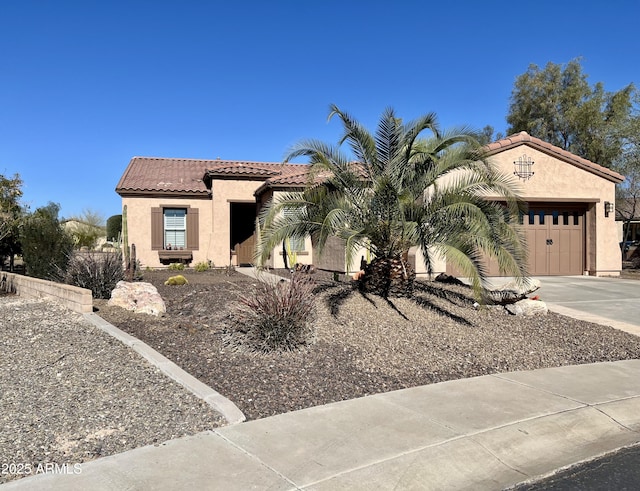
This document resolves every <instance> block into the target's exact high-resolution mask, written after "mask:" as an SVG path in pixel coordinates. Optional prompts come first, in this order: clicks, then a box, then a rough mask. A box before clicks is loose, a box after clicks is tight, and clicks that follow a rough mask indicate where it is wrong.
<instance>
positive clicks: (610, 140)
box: [507, 59, 635, 167]
mask: <svg viewBox="0 0 640 491" xmlns="http://www.w3.org/2000/svg"><path fill="white" fill-rule="evenodd" d="M634 94H635V88H634V86H633V84H629V85H628V86H626V87H624V88H623V89H621V90H619V91H618V92H606V91H605V90H604V85H603V84H602V83H601V82H598V83H596V84H595V85H594V86H593V87H590V86H589V84H588V82H587V76H586V75H585V74H584V73H582V66H581V64H580V60H579V59H575V60H572V61H570V62H569V63H567V64H566V65H564V66H563V65H558V64H555V63H551V62H549V63H547V65H546V67H545V68H544V70H541V69H540V68H539V67H538V66H537V65H533V64H532V65H529V69H528V70H527V71H526V72H525V73H524V74H522V75H520V76H519V77H518V78H517V79H516V82H515V85H514V88H513V90H512V92H511V103H510V106H509V114H508V115H507V123H509V125H510V126H509V129H508V130H507V133H508V134H513V133H518V132H520V131H526V132H527V133H529V134H530V135H531V136H535V137H537V138H540V139H542V140H544V141H547V142H549V143H551V144H553V145H556V146H558V147H560V148H563V149H564V150H568V151H569V152H572V153H574V154H576V155H579V156H581V157H584V158H586V159H588V160H591V161H592V162H596V163H598V164H600V165H604V166H605V167H611V166H612V164H613V163H614V161H616V160H617V159H619V158H620V156H621V154H622V151H623V147H624V137H623V134H622V128H623V127H624V126H625V125H626V124H627V122H628V120H629V118H630V115H631V109H632V100H633V97H634Z"/></svg>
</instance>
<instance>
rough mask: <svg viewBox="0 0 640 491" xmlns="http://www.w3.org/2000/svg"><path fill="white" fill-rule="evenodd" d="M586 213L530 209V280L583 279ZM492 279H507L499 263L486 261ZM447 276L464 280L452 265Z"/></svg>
mask: <svg viewBox="0 0 640 491" xmlns="http://www.w3.org/2000/svg"><path fill="white" fill-rule="evenodd" d="M584 217H585V209H584V207H581V206H574V207H572V206H571V205H567V204H566V203H559V204H558V205H557V206H555V205H554V204H549V203H545V204H544V205H543V204H540V205H536V204H535V203H531V204H530V205H529V213H528V214H526V215H523V216H522V220H521V222H522V225H523V227H524V229H525V236H526V240H527V247H528V249H529V251H528V253H529V254H528V255H529V264H528V273H529V275H531V276H553V275H556V276H564V275H581V274H582V273H583V271H584V257H585V254H584V251H585V246H584V242H585V239H584V219H585V218H584ZM486 268H487V273H488V275H489V276H504V273H502V272H501V271H500V268H499V267H498V262H497V261H496V260H494V259H489V260H488V261H486ZM446 271H447V274H450V275H453V276H461V274H460V272H459V271H458V270H457V269H456V268H454V267H453V266H452V265H451V263H447V269H446Z"/></svg>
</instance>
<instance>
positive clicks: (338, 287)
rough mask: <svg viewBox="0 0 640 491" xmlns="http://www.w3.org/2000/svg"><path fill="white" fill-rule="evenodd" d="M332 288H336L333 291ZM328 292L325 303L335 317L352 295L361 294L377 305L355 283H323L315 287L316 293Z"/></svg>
mask: <svg viewBox="0 0 640 491" xmlns="http://www.w3.org/2000/svg"><path fill="white" fill-rule="evenodd" d="M330 290H334V291H331V292H330ZM324 292H327V296H326V298H325V304H326V306H327V308H328V309H329V312H331V315H332V316H333V317H337V316H338V313H339V312H340V307H341V306H342V305H343V304H344V303H345V302H346V301H347V299H348V298H349V297H351V295H354V294H359V295H361V296H362V298H364V299H365V300H366V301H367V302H369V303H370V304H371V305H373V306H374V307H375V305H376V304H375V302H374V301H373V300H372V299H370V298H369V297H367V296H366V295H364V294H363V293H362V292H361V291H360V290H358V289H357V287H356V286H354V285H351V284H349V285H346V284H344V283H322V284H319V285H317V286H316V287H315V288H314V289H313V293H314V294H316V295H317V294H319V293H324Z"/></svg>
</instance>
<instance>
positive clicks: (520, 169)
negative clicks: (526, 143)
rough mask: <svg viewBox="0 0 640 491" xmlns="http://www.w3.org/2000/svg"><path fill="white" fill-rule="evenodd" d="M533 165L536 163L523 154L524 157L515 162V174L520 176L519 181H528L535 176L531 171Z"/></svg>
mask: <svg viewBox="0 0 640 491" xmlns="http://www.w3.org/2000/svg"><path fill="white" fill-rule="evenodd" d="M533 164H535V162H534V161H533V160H531V157H527V155H526V154H522V157H518V160H516V161H514V162H513V166H514V168H515V170H514V171H513V173H514V174H515V175H516V176H518V178H519V179H522V180H523V181H527V180H529V179H531V176H533V175H534V174H535V172H533V171H532V170H531V167H532V166H533Z"/></svg>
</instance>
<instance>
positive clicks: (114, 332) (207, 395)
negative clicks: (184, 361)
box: [83, 313, 246, 425]
mask: <svg viewBox="0 0 640 491" xmlns="http://www.w3.org/2000/svg"><path fill="white" fill-rule="evenodd" d="M83 315H84V318H85V319H87V320H88V321H89V322H91V324H93V325H94V326H96V327H97V328H98V329H101V330H102V331H104V332H106V333H107V334H109V335H111V336H113V337H114V338H116V339H118V340H119V341H121V342H122V343H124V344H125V345H127V346H129V347H130V348H131V349H133V350H134V351H136V352H137V353H138V354H139V355H140V356H142V357H143V358H144V359H145V360H147V361H148V362H149V363H151V364H152V365H153V366H155V367H157V368H158V369H159V370H160V371H161V372H162V373H164V374H165V375H167V376H168V377H169V378H171V379H173V380H175V381H176V382H178V383H179V384H180V385H182V386H183V387H184V388H185V389H187V390H188V391H190V392H191V393H192V394H194V395H195V396H196V397H199V398H200V399H202V400H203V401H205V402H206V403H207V404H209V405H210V406H211V407H212V408H213V409H215V410H216V411H217V412H219V413H220V414H222V416H223V417H224V418H225V419H226V420H227V422H228V423H229V424H231V425H234V424H238V423H242V422H243V421H245V420H246V417H245V415H244V414H243V413H242V411H240V409H239V408H238V406H236V405H235V404H234V403H233V402H231V401H230V400H229V399H227V398H226V397H224V396H223V395H222V394H220V393H219V392H216V391H215V390H214V389H212V388H211V387H209V386H208V385H206V384H204V383H202V382H200V381H199V380H198V379H197V378H195V377H194V376H193V375H190V374H189V373H187V372H185V371H184V370H183V369H182V368H180V367H179V366H178V365H176V364H175V363H174V362H172V361H171V360H169V359H168V358H166V357H164V356H163V355H161V354H160V353H158V352H157V351H156V350H154V349H153V348H151V347H150V346H149V345H147V344H145V343H143V342H142V341H140V340H139V339H138V338H135V337H133V336H131V335H129V334H127V333H126V332H124V331H122V330H120V329H118V328H117V327H116V326H114V325H112V324H110V323H108V322H107V321H106V320H104V319H103V318H102V317H100V316H99V315H96V314H94V313H89V314H83Z"/></svg>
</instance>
